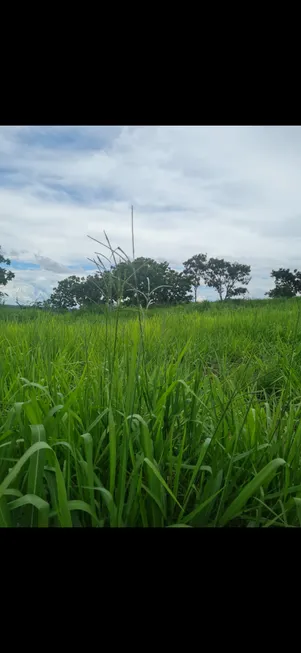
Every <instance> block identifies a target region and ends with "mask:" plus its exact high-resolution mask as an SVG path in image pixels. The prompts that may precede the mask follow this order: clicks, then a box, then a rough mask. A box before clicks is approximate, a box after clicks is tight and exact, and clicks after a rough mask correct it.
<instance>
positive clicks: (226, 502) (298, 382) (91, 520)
mask: <svg viewBox="0 0 301 653" xmlns="http://www.w3.org/2000/svg"><path fill="white" fill-rule="evenodd" d="M299 311H300V308H299V304H298V303H297V302H291V303H290V302H281V303H279V304H278V305H277V303H273V302H266V303H263V304H262V305H260V304H259V305H258V306H257V305H255V306H247V307H245V305H244V307H243V308H242V309H241V310H240V309H238V310H233V308H232V307H231V306H230V307H229V308H224V309H223V310H217V309H216V310H214V309H212V310H209V311H204V312H197V311H192V310H190V311H185V310H183V311H179V310H177V309H173V310H170V311H163V310H162V311H161V312H157V313H156V312H155V313H151V312H150V314H149V317H148V316H143V315H142V316H140V317H139V316H137V315H136V314H135V313H134V314H133V315H130V316H127V319H125V318H124V317H123V316H122V314H121V315H120V316H116V314H114V316H92V317H91V316H78V315H77V316H76V317H73V316H70V315H67V316H64V315H58V316H54V315H49V314H48V315H47V314H44V313H41V314H40V313H38V314H37V313H34V314H32V315H34V319H31V318H30V319H29V318H28V319H27V318H26V319H25V318H24V320H23V317H22V319H21V318H19V317H18V318H16V316H15V315H14V314H13V313H11V314H10V316H9V312H7V313H6V314H5V319H1V331H0V525H2V526H72V525H73V526H249V527H252V526H263V527H268V526H272V525H273V526H278V527H285V526H291V527H292V526H299V525H300V520H301V467H300V453H299V452H300V445H301V421H300V416H301V320H300V319H299Z"/></svg>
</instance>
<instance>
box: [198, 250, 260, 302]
mask: <svg viewBox="0 0 301 653" xmlns="http://www.w3.org/2000/svg"><path fill="white" fill-rule="evenodd" d="M250 271H251V267H250V266H249V265H244V264H242V263H237V262H235V263H230V262H229V261H225V260H224V259H223V258H222V259H219V258H210V259H209V261H208V262H207V263H206V266H205V268H204V271H203V279H204V281H205V284H206V285H207V286H209V288H214V290H216V291H217V293H218V295H219V298H220V300H221V301H223V300H226V299H231V298H232V297H237V296H238V295H245V293H246V292H247V288H246V287H245V286H247V285H248V283H249V282H250V281H251V277H250V276H249V275H250ZM237 284H243V285H242V286H238V285H237Z"/></svg>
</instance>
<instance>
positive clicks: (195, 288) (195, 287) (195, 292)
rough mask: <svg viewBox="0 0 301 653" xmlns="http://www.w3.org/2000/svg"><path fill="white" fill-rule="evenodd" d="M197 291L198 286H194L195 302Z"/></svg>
mask: <svg viewBox="0 0 301 653" xmlns="http://www.w3.org/2000/svg"><path fill="white" fill-rule="evenodd" d="M197 293H198V287H197V286H194V301H195V302H196V298H197Z"/></svg>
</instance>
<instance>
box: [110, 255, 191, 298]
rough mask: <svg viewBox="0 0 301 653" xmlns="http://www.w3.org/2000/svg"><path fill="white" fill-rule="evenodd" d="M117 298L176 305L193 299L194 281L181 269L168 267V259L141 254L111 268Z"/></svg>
mask: <svg viewBox="0 0 301 653" xmlns="http://www.w3.org/2000/svg"><path fill="white" fill-rule="evenodd" d="M111 274H112V277H113V280H114V284H112V286H113V287H114V299H115V298H116V296H117V295H118V293H119V295H118V296H119V297H120V298H121V299H122V300H123V301H125V302H126V303H128V304H130V305H137V304H141V305H142V306H144V307H147V306H150V305H151V304H166V303H167V304H176V303H183V302H186V301H190V299H191V295H189V291H190V288H191V281H190V279H187V277H186V276H185V275H184V274H183V273H182V272H177V271H176V270H172V269H171V268H170V267H169V264H168V263H167V261H164V262H162V263H158V262H157V261H155V260H154V259H151V258H144V257H140V258H137V259H135V260H134V261H132V262H131V261H126V262H125V261H122V262H121V263H118V264H117V265H116V266H115V267H114V268H113V269H112V270H111Z"/></svg>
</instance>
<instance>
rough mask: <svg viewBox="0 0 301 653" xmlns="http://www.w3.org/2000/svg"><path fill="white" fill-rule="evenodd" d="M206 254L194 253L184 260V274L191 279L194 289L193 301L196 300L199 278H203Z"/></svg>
mask: <svg viewBox="0 0 301 653" xmlns="http://www.w3.org/2000/svg"><path fill="white" fill-rule="evenodd" d="M206 261H207V254H195V255H194V256H192V257H191V258H189V259H188V260H187V261H184V263H183V265H184V271H183V272H184V274H185V275H186V276H187V277H190V279H191V285H192V287H193V289H194V301H195V302H196V300H197V292H198V287H199V285H200V282H201V279H202V278H203V272H204V270H205V267H206Z"/></svg>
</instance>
